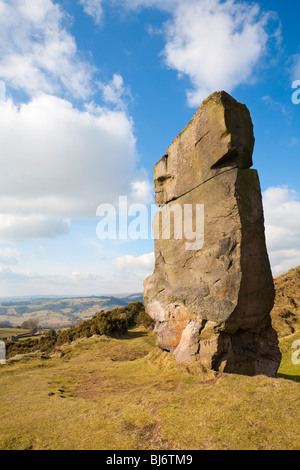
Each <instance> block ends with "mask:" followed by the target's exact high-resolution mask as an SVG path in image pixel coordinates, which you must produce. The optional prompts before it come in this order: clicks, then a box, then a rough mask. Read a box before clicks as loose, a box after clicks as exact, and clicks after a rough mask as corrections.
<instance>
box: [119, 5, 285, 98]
mask: <svg viewBox="0 0 300 470" xmlns="http://www.w3.org/2000/svg"><path fill="white" fill-rule="evenodd" d="M126 4H127V8H130V9H134V8H141V7H156V8H159V9H161V10H167V11H169V13H170V15H171V16H170V20H169V21H167V22H166V23H165V25H164V28H163V31H164V34H165V37H166V45H165V48H164V51H163V57H164V60H165V63H166V65H167V66H168V67H170V68H172V69H174V70H176V71H177V72H178V73H179V76H187V77H188V78H189V79H190V81H191V84H192V88H191V89H190V90H188V91H187V98H188V103H189V105H190V106H198V105H199V104H200V103H201V102H202V100H203V99H204V98H205V97H206V96H208V95H209V94H210V93H211V92H213V91H216V90H220V89H225V90H226V91H228V92H231V91H232V90H233V89H234V88H235V87H237V86H238V85H240V84H245V83H249V82H251V81H253V80H254V78H255V72H256V70H257V69H258V67H259V65H260V64H261V61H262V58H263V57H264V55H265V54H266V52H267V48H268V41H269V39H270V36H271V35H273V36H275V37H276V39H277V40H278V38H279V28H278V29H277V30H276V29H275V30H274V32H273V33H272V34H271V33H269V24H270V20H272V19H274V16H273V15H272V14H271V13H263V12H262V11H261V10H260V7H259V6H258V4H255V3H252V2H241V1H236V0H225V1H221V0H184V1H183V0H144V1H143V0H133V1H132V0H126Z"/></svg>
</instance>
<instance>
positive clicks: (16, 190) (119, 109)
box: [0, 0, 150, 243]
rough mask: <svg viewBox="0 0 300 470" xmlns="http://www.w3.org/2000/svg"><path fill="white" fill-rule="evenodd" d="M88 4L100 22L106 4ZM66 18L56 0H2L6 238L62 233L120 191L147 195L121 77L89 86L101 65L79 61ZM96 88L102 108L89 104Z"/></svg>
mask: <svg viewBox="0 0 300 470" xmlns="http://www.w3.org/2000/svg"><path fill="white" fill-rule="evenodd" d="M81 3H82V5H83V7H84V9H85V11H86V12H87V13H89V14H93V15H95V20H96V21H98V20H100V13H101V10H100V7H101V2H99V1H98V2H96V1H92V0H90V1H88V0H86V1H82V2H81ZM69 23H70V21H68V17H67V15H66V13H65V12H64V11H63V10H62V8H61V6H60V5H59V4H58V3H56V2H54V1H53V0H35V1H34V2H32V1H31V0H9V1H8V0H0V146H1V149H2V150H1V155H0V162H1V167H2V168H3V169H4V168H5V171H2V172H1V174H0V214H1V216H0V217H1V224H0V243H9V242H11V243H15V242H18V241H22V240H25V239H30V238H44V237H54V236H58V235H63V234H65V233H67V232H68V230H69V226H70V222H69V219H70V218H72V217H94V216H95V214H96V209H97V207H98V205H99V204H101V203H116V202H117V201H118V197H119V195H130V196H133V197H134V196H138V197H142V198H143V200H139V202H149V201H150V185H149V182H148V177H147V176H146V175H145V173H144V172H142V171H140V172H139V171H137V164H138V159H137V153H136V141H135V137H134V132H133V123H132V120H131V118H130V116H129V115H128V113H127V111H126V109H125V107H124V106H123V103H122V99H123V96H124V95H125V94H126V93H128V89H127V88H126V86H125V85H124V82H123V78H122V77H121V76H120V75H118V74H115V75H114V76H113V79H112V80H111V82H109V83H108V84H103V83H102V82H99V80H93V83H94V85H93V86H92V85H91V82H92V77H94V75H95V74H96V72H97V71H96V70H95V69H94V68H93V67H92V66H91V65H90V64H89V63H88V62H85V61H83V60H82V58H81V56H80V53H79V52H78V50H77V45H76V41H75V38H74V37H73V36H72V35H71V34H70V32H69V31H68V24H69ZM94 86H95V87H96V89H97V90H98V91H99V90H101V91H102V93H103V98H104V101H105V106H104V107H100V106H98V105H94V104H93V103H92V102H91V101H90V100H88V98H89V97H90V96H92V94H93V93H94V92H95V89H94ZM6 89H7V90H6ZM15 90H17V91H20V92H21V94H18V95H17V96H18V97H20V96H24V93H25V96H27V98H26V99H23V103H21V104H17V103H16V102H14V100H13V98H12V96H14V94H13V93H14V91H15ZM6 91H8V92H7V96H8V98H6ZM78 98H81V100H82V104H81V106H80V108H79V109H78V108H76V107H75V106H74V105H73V104H72V101H73V100H74V99H76V100H77V99H78ZM111 105H112V106H113V108H114V110H112V109H111V108H110V106H111ZM135 202H136V201H135Z"/></svg>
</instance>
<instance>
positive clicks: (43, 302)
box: [0, 294, 142, 328]
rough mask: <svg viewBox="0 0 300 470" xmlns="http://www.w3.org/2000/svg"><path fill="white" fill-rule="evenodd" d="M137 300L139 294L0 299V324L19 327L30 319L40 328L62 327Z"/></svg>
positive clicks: (139, 298)
mask: <svg viewBox="0 0 300 470" xmlns="http://www.w3.org/2000/svg"><path fill="white" fill-rule="evenodd" d="M140 300H142V294H132V295H128V296H119V297H112V296H105V297H79V298H66V299H57V298H54V299H27V300H14V299H12V300H6V301H4V300H3V299H2V300H1V299H0V324H1V323H2V322H9V323H11V325H12V326H19V325H21V324H22V323H23V322H24V321H26V320H29V319H34V320H37V321H38V322H39V324H40V325H41V326H43V327H48V328H62V327H65V326H70V325H74V324H76V323H78V322H79V321H81V320H85V319H88V318H91V317H92V316H93V315H95V314H96V313H97V312H99V311H100V310H110V309H113V308H116V307H124V306H126V305H128V304H129V303H130V302H135V301H140Z"/></svg>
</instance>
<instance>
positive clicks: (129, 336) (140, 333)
mask: <svg viewBox="0 0 300 470" xmlns="http://www.w3.org/2000/svg"><path fill="white" fill-rule="evenodd" d="M148 335H149V331H148V332H147V331H137V330H133V331H130V330H129V331H128V333H126V334H125V335H122V336H120V337H118V339H119V340H122V339H123V340H124V339H137V338H144V337H145V336H148Z"/></svg>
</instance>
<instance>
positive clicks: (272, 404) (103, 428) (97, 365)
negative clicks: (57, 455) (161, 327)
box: [0, 330, 300, 450]
mask: <svg viewBox="0 0 300 470" xmlns="http://www.w3.org/2000/svg"><path fill="white" fill-rule="evenodd" d="M56 356H57V355H55V353H54V354H53V356H52V357H51V358H47V357H46V356H42V355H41V354H38V355H35V356H34V355H33V356H28V357H26V356H25V357H23V358H22V359H20V360H11V361H10V362H9V364H8V365H7V366H2V368H1V369H0V413H1V421H0V449H112V450H122V449H155V450H159V449H166V450H167V449H169V450H176V449H178V450H179V449H297V448H298V447H299V435H300V384H299V383H296V382H294V381H292V380H286V379H282V378H281V379H269V378H267V377H263V376H261V377H254V378H250V377H243V376H236V375H226V374H217V373H215V372H211V371H206V370H205V369H203V368H202V367H201V366H200V365H197V364H192V365H186V364H181V365H179V364H174V363H173V360H172V359H171V358H170V357H169V356H167V355H166V353H158V352H157V350H156V349H155V347H154V338H153V334H152V333H145V332H143V331H139V330H133V331H130V332H129V333H128V334H127V335H126V336H125V337H124V338H122V339H112V338H110V339H108V338H106V337H93V338H89V339H80V340H77V341H76V342H75V343H73V344H72V345H68V346H65V347H64V356H63V358H59V357H56ZM285 360H286V361H287V362H289V360H290V351H288V352H287V353H286V354H285ZM297 374H298V379H299V376H300V366H298V370H297ZM33 384H34V386H33Z"/></svg>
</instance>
